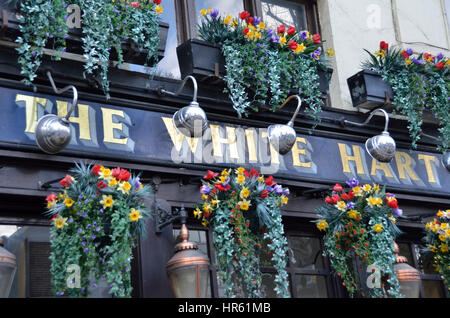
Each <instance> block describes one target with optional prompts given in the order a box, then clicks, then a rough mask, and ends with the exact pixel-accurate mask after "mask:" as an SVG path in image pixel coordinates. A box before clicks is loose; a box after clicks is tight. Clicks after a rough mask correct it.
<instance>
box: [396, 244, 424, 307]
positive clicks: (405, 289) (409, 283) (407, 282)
mask: <svg viewBox="0 0 450 318" xmlns="http://www.w3.org/2000/svg"><path fill="white" fill-rule="evenodd" d="M394 246H395V247H394V253H395V265H394V270H395V273H396V274H397V278H398V282H399V284H400V294H402V295H404V296H405V297H406V298H419V296H420V287H421V279H420V272H419V271H418V270H417V269H415V268H414V267H412V266H410V265H408V260H407V259H406V257H404V256H400V255H398V253H399V247H398V245H397V243H394Z"/></svg>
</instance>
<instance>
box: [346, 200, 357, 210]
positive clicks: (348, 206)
mask: <svg viewBox="0 0 450 318" xmlns="http://www.w3.org/2000/svg"><path fill="white" fill-rule="evenodd" d="M355 205H356V204H355V202H349V203H347V209H349V210H351V209H353V208H354V207H355Z"/></svg>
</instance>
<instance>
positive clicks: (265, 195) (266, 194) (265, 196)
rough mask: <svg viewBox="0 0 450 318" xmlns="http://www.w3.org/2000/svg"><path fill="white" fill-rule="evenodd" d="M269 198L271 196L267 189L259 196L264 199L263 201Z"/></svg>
mask: <svg viewBox="0 0 450 318" xmlns="http://www.w3.org/2000/svg"><path fill="white" fill-rule="evenodd" d="M268 196H269V190H267V189H264V190H262V191H261V193H260V195H259V197H260V198H263V199H264V198H267V197H268Z"/></svg>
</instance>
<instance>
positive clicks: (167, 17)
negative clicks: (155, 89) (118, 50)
mask: <svg viewBox="0 0 450 318" xmlns="http://www.w3.org/2000/svg"><path fill="white" fill-rule="evenodd" d="M174 1H175V0H164V2H163V3H162V5H163V8H164V10H163V13H162V14H161V22H165V23H168V24H169V33H168V34H167V42H166V50H165V51H164V58H163V59H162V60H161V61H159V63H158V64H157V65H156V69H155V71H156V73H155V75H156V76H161V77H166V78H174V79H181V73H180V67H179V65H178V57H177V46H178V40H177V24H176V19H175V4H174ZM130 71H134V72H142V73H150V74H152V73H151V72H152V71H150V70H149V69H148V68H147V67H144V66H142V65H134V64H130Z"/></svg>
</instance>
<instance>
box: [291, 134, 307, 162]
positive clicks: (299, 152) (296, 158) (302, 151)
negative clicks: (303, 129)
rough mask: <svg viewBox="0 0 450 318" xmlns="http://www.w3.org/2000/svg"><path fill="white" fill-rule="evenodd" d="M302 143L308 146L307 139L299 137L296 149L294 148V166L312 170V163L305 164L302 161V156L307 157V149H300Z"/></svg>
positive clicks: (295, 145)
mask: <svg viewBox="0 0 450 318" xmlns="http://www.w3.org/2000/svg"><path fill="white" fill-rule="evenodd" d="M299 142H300V143H302V144H305V145H306V139H305V138H302V137H297V140H296V142H295V144H294V147H292V150H291V151H292V164H293V165H294V166H296V167H305V168H311V161H310V162H303V161H301V160H300V155H304V156H306V148H302V149H299V148H298V143H299Z"/></svg>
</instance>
